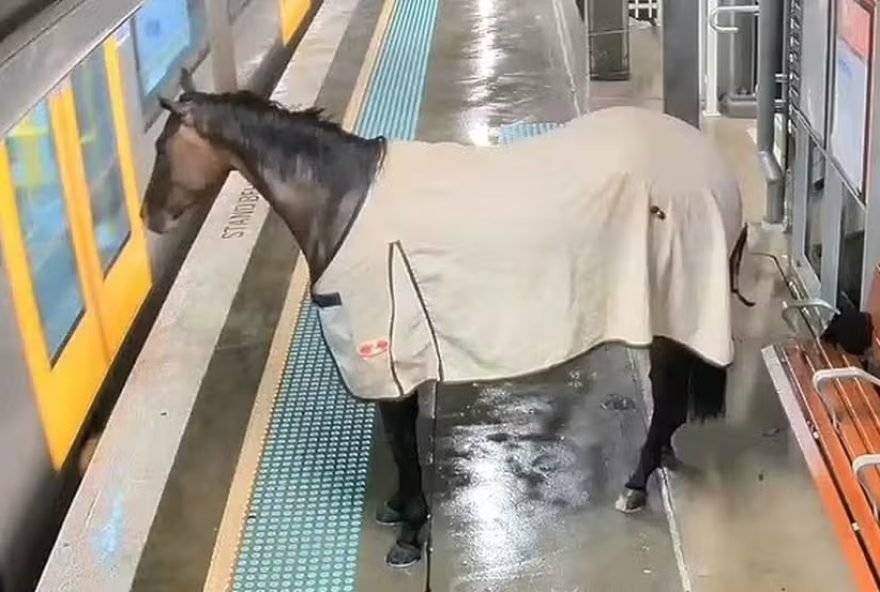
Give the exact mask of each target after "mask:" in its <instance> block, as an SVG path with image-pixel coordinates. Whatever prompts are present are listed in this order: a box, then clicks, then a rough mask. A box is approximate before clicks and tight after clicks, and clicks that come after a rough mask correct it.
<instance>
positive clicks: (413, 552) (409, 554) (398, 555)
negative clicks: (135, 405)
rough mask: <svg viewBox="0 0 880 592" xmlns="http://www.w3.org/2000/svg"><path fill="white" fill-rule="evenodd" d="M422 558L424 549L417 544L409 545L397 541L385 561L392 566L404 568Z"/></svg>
mask: <svg viewBox="0 0 880 592" xmlns="http://www.w3.org/2000/svg"><path fill="white" fill-rule="evenodd" d="M421 558H422V550H421V549H420V548H419V547H416V546H415V545H407V544H404V543H395V544H394V546H393V547H391V550H390V551H388V555H387V556H386V557H385V562H386V563H387V564H388V565H390V566H391V567H396V568H404V567H409V566H410V565H413V564H415V563H417V562H418V561H419V560H420V559H421Z"/></svg>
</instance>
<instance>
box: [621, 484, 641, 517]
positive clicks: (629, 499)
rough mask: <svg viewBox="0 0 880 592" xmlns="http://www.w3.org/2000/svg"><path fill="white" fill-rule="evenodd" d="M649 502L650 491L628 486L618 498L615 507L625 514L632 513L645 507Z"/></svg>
mask: <svg viewBox="0 0 880 592" xmlns="http://www.w3.org/2000/svg"><path fill="white" fill-rule="evenodd" d="M647 503H648V493H647V492H646V491H642V490H639V489H629V488H628V487H626V488H624V490H623V492H622V493H621V494H620V497H618V498H617V501H616V502H615V503H614V507H615V508H616V509H617V510H619V511H621V512H623V513H625V514H631V513H632V512H638V511H639V510H641V509H642V508H644V507H645V506H646V505H647Z"/></svg>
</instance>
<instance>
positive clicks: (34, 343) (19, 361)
mask: <svg viewBox="0 0 880 592" xmlns="http://www.w3.org/2000/svg"><path fill="white" fill-rule="evenodd" d="M320 1H321V0H228V1H227V2H209V1H208V0H6V1H4V2H2V3H0V376H2V387H0V468H2V477H0V592H13V591H14V592H20V591H26V590H32V589H33V588H34V587H35V586H36V582H37V580H38V579H39V576H40V572H41V571H42V566H43V565H44V563H45V560H46V557H47V556H48V553H49V551H50V550H51V547H52V544H53V542H54V539H55V537H56V536H57V531H58V528H59V526H60V524H61V521H62V520H63V518H64V514H65V510H66V507H67V506H68V505H69V503H70V500H71V499H72V497H73V494H74V493H75V491H76V487H77V485H78V482H79V479H80V478H81V476H82V473H83V471H84V470H85V467H86V466H87V465H88V460H89V456H90V451H91V450H92V449H93V447H94V443H95V441H96V440H97V438H98V437H99V435H100V432H101V429H102V426H103V424H104V422H106V420H107V417H108V416H109V413H110V411H111V410H112V408H113V404H114V402H115V400H116V398H117V397H118V394H119V392H120V391H121V388H122V386H123V384H124V381H125V377H126V375H127V373H128V371H129V369H130V367H131V365H132V364H133V362H134V360H135V359H136V358H137V355H138V352H139V349H140V347H141V345H142V344H143V341H144V339H145V338H146V335H147V334H148V333H149V330H150V327H151V325H152V322H153V320H154V319H155V317H156V315H157V313H158V311H159V309H160V308H161V306H162V304H163V302H164V299H165V296H166V294H167V292H168V289H169V288H170V286H171V284H172V283H173V280H174V278H175V277H176V274H177V272H178V270H179V269H180V266H181V265H182V263H183V261H184V259H185V257H186V254H187V251H188V248H189V246H190V245H191V243H192V241H193V240H194V238H195V236H196V235H197V233H198V231H199V229H200V227H201V223H202V222H203V220H204V218H205V215H206V214H207V212H208V209H209V206H208V207H205V208H202V209H201V210H199V211H196V212H193V213H192V214H191V215H188V216H187V217H186V218H184V219H183V220H181V223H180V224H179V225H178V227H177V229H176V230H175V231H174V232H173V233H170V234H168V235H163V236H161V237H160V236H157V235H153V234H151V233H149V232H148V231H147V230H146V229H145V227H144V226H143V224H142V222H141V219H140V215H139V210H140V202H141V198H142V192H143V190H144V188H145V187H146V182H147V178H148V175H149V172H150V169H151V167H152V163H153V157H154V150H153V143H154V141H155V139H156V136H157V135H158V133H159V131H160V130H161V128H162V126H163V124H164V118H165V114H164V113H163V111H162V109H161V108H160V106H159V102H158V98H159V97H160V96H176V94H177V93H179V91H180V89H179V73H180V70H181V68H186V69H187V70H189V71H191V72H192V74H193V78H194V79H195V81H196V82H197V84H198V85H199V88H204V89H207V90H232V89H249V90H251V91H253V92H256V93H258V94H263V95H266V94H268V93H269V92H270V90H271V89H272V88H273V87H274V85H275V83H276V82H277V79H278V76H280V74H281V73H282V72H283V69H284V65H285V64H286V63H287V61H288V60H289V58H290V55H291V54H292V52H293V50H294V49H295V47H296V44H297V43H298V41H299V39H300V38H301V36H302V33H303V32H304V31H305V30H306V28H307V27H308V25H309V23H310V20H311V18H312V17H313V15H314V14H315V12H316V11H317V9H318V8H319V5H320Z"/></svg>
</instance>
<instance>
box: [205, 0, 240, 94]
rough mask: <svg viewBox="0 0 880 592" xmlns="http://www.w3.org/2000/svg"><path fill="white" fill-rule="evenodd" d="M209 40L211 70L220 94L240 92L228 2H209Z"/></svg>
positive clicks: (207, 10)
mask: <svg viewBox="0 0 880 592" xmlns="http://www.w3.org/2000/svg"><path fill="white" fill-rule="evenodd" d="M205 11H206V13H207V15H206V16H207V20H208V38H209V39H210V42H211V70H212V73H213V75H214V88H215V90H217V91H218V92H231V91H235V90H238V77H237V76H236V68H235V49H234V44H233V42H232V26H231V25H230V24H229V2H228V0H207V2H206V3H205Z"/></svg>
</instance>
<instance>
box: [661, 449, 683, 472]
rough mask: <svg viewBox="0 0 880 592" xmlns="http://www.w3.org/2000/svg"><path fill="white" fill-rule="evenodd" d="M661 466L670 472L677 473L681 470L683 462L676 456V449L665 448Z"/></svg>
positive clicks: (662, 453)
mask: <svg viewBox="0 0 880 592" xmlns="http://www.w3.org/2000/svg"><path fill="white" fill-rule="evenodd" d="M660 465H661V466H662V467H664V468H666V469H669V470H670V471H673V472H674V471H677V470H678V469H680V468H681V460H680V459H679V458H678V456H676V454H675V449H673V448H672V447H671V446H664V447H663V451H662V452H661V453H660Z"/></svg>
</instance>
